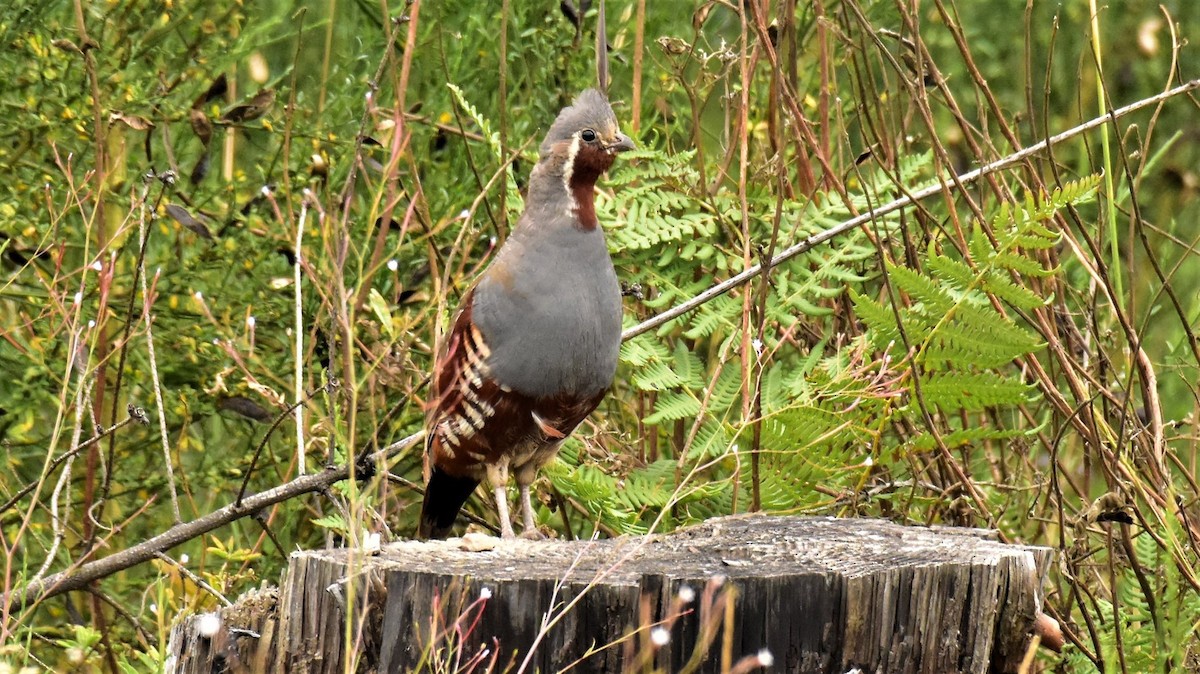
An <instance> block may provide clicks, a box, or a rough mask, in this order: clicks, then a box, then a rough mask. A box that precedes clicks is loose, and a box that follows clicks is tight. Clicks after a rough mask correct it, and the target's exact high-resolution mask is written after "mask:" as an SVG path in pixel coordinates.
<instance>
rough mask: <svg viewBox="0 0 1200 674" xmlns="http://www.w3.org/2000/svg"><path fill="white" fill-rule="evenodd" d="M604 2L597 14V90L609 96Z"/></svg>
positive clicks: (601, 1) (601, 3) (606, 28)
mask: <svg viewBox="0 0 1200 674" xmlns="http://www.w3.org/2000/svg"><path fill="white" fill-rule="evenodd" d="M604 5H605V2H604V0H600V7H599V9H598V11H597V12H596V88H597V89H599V90H600V93H602V94H604V95H605V96H608V27H607V26H605V24H604Z"/></svg>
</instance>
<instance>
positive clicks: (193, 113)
mask: <svg viewBox="0 0 1200 674" xmlns="http://www.w3.org/2000/svg"><path fill="white" fill-rule="evenodd" d="M188 119H189V120H190V121H191V122H192V131H195V132H196V135H197V136H199V137H200V142H201V143H204V147H208V144H209V143H210V142H211V141H212V136H213V125H212V122H211V121H209V119H208V115H206V114H204V111H203V110H197V109H195V108H192V109H191V110H190V111H189V112H188Z"/></svg>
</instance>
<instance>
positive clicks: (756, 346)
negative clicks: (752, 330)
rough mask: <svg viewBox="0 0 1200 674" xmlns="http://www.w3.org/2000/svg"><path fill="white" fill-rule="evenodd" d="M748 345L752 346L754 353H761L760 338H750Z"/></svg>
mask: <svg viewBox="0 0 1200 674" xmlns="http://www.w3.org/2000/svg"><path fill="white" fill-rule="evenodd" d="M750 346H752V347H754V353H757V354H758V355H760V356H761V355H762V349H763V343H762V340H761V339H757V338H755V339H752V340H750Z"/></svg>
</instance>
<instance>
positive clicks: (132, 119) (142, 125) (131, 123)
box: [108, 110, 154, 131]
mask: <svg viewBox="0 0 1200 674" xmlns="http://www.w3.org/2000/svg"><path fill="white" fill-rule="evenodd" d="M108 121H110V122H121V123H122V124H124V125H125V126H128V127H129V128H131V129H133V130H134V131H148V130H150V129H153V128H154V122H151V121H150V120H148V119H146V118H145V117H139V116H137V115H127V114H125V113H123V112H121V111H120V110H113V111H112V112H110V113H109V114H108Z"/></svg>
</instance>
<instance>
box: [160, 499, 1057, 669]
mask: <svg viewBox="0 0 1200 674" xmlns="http://www.w3.org/2000/svg"><path fill="white" fill-rule="evenodd" d="M482 540H483V544H482V546H480V545H479V544H480V542H481V539H479V538H472V539H470V540H469V541H464V540H463V539H451V540H449V541H433V542H418V541H402V542H399V543H394V544H390V545H387V546H385V547H384V549H383V550H382V551H381V552H380V553H379V554H375V555H368V554H365V553H363V552H362V551H355V550H347V549H337V550H316V551H310V552H298V553H295V554H293V555H292V559H291V563H290V565H289V568H288V571H287V572H286V574H285V577H284V579H283V584H282V586H281V587H280V588H279V590H278V591H277V594H276V592H275V591H274V590H268V591H260V592H257V593H253V594H252V595H251V596H248V597H245V598H243V599H242V600H240V601H239V602H238V603H237V604H236V605H234V606H233V607H230V608H227V609H223V610H221V611H219V612H218V613H217V614H216V615H215V616H214V615H213V614H208V615H205V616H189V617H187V618H186V619H183V620H181V621H180V622H179V623H178V624H177V625H176V626H175V628H174V629H173V630H172V632H171V640H170V644H169V646H168V648H169V653H170V656H171V659H172V661H173V662H172V666H173V669H169V670H168V671H175V672H179V673H180V674H198V673H201V672H203V673H205V674H210V673H215V672H231V673H233V672H290V673H292V674H299V673H313V674H315V673H318V672H330V673H332V672H344V671H355V672H407V671H412V670H418V669H419V670H422V671H455V669H456V668H455V666H453V663H455V662H457V663H458V666H459V667H461V666H462V665H463V664H464V663H467V662H468V661H469V660H471V658H472V657H475V658H477V660H478V661H479V662H483V663H485V664H486V663H489V662H493V661H494V662H495V669H494V671H498V672H500V671H505V668H506V666H508V665H509V664H510V663H516V664H517V665H520V664H521V663H525V665H526V666H525V668H524V671H528V672H534V671H541V672H556V671H559V670H561V669H563V668H566V667H568V666H569V665H572V664H573V663H575V665H574V667H573V669H572V670H571V671H573V672H616V671H622V669H628V670H630V671H641V670H642V669H643V667H640V666H639V667H637V668H635V667H634V665H635V664H637V663H652V664H654V665H656V666H658V667H660V668H662V669H663V670H664V671H668V672H677V671H679V670H680V669H682V668H683V667H684V664H685V663H687V662H688V660H689V658H693V657H698V658H702V659H703V664H702V665H701V667H700V668H699V670H697V671H705V672H719V671H722V670H723V665H722V661H724V666H725V667H728V665H729V663H730V662H736V661H737V660H738V659H739V658H741V657H743V656H747V655H749V656H753V655H754V654H756V653H760V652H761V651H762V650H763V649H766V650H767V651H769V652H770V654H771V655H772V657H771V659H772V660H773V661H774V664H773V666H771V667H769V669H770V670H771V671H780V672H830V673H834V672H836V673H839V674H840V673H842V672H847V671H852V670H853V668H855V667H858V668H859V669H861V671H862V672H864V673H871V672H887V673H888V674H901V673H909V672H913V673H916V672H928V673H931V674H946V673H947V672H1011V671H1015V670H1016V668H1017V666H1018V664H1019V663H1020V661H1021V658H1022V657H1023V656H1024V654H1025V652H1026V650H1027V648H1028V645H1029V642H1030V637H1029V630H1030V628H1031V625H1032V624H1033V621H1034V618H1035V616H1036V615H1037V613H1038V612H1039V610H1040V589H1041V585H1042V582H1043V580H1044V576H1045V573H1046V571H1047V567H1048V564H1049V562H1050V559H1051V555H1052V551H1051V550H1050V549H1049V548H1039V547H1026V546H1015V545H1004V544H1001V543H999V542H997V541H996V539H995V536H994V535H993V534H992V533H991V532H987V531H982V530H978V529H956V528H948V527H934V528H924V527H905V526H899V525H896V524H892V523H890V522H886V521H880V520H865V519H833V518H801V517H770V516H762V515H753V516H734V517H725V518H720V519H714V520H710V521H709V522H706V523H704V524H702V525H699V526H695V527H692V528H689V529H684V530H681V531H678V532H675V533H672V534H667V535H657V536H649V537H622V538H618V539H613V540H600V541H526V540H512V541H501V540H498V539H490V538H488V539H482ZM489 546H490V549H485V550H482V551H471V550H469V549H467V548H470V547H476V548H477V547H485V548H487V547H489ZM714 578H716V579H717V580H713V579H714ZM689 596H690V598H691V601H687V600H688V599H689ZM347 617H349V625H348V624H347ZM655 628H657V629H655ZM631 633H634V634H633V636H632V637H631V638H627V639H624V640H623V641H622V638H623V637H624V636H626V635H629V634H631ZM617 642H620V643H617ZM348 644H349V645H348ZM606 646H607V648H606ZM346 658H352V663H351V665H350V668H349V669H346V666H345V664H344V660H345V659H346ZM456 658H457V660H456ZM639 658H640V659H639ZM526 660H528V662H527V663H526V662H525V661H526ZM435 663H451V665H450V666H445V667H442V668H440V670H439V669H438V668H437V667H435ZM746 664H750V663H749V662H747V663H746ZM476 671H484V667H482V666H481V667H479V668H478V669H477V670H476ZM514 671H515V668H514Z"/></svg>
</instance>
